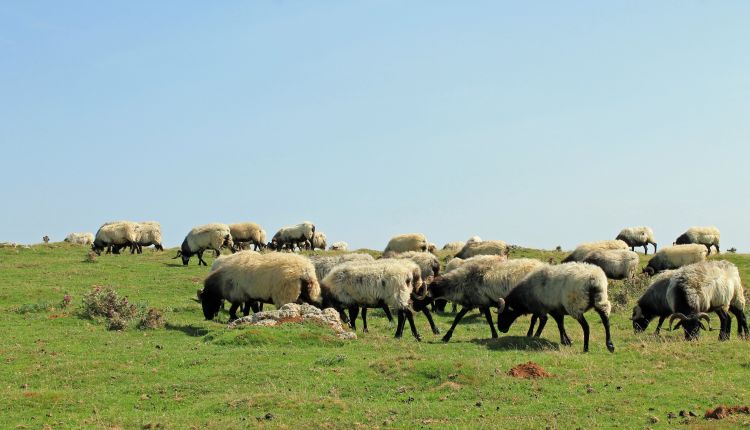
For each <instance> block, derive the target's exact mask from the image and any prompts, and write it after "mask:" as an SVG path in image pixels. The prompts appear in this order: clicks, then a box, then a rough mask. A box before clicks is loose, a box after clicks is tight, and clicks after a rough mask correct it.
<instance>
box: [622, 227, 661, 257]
mask: <svg viewBox="0 0 750 430" xmlns="http://www.w3.org/2000/svg"><path fill="white" fill-rule="evenodd" d="M615 239H617V240H622V241H623V242H625V243H626V244H628V246H629V247H630V250H631V251H635V247H636V246H642V247H643V252H644V253H646V255H648V244H649V243H650V244H652V245H654V252H656V240H655V239H654V231H653V230H651V228H650V227H645V226H644V227H628V228H624V229H622V230H620V234H618V235H617V237H616V238H615Z"/></svg>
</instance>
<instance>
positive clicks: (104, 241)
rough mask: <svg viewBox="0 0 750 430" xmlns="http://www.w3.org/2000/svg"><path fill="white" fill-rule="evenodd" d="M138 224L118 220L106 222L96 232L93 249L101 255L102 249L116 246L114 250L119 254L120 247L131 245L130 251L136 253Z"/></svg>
mask: <svg viewBox="0 0 750 430" xmlns="http://www.w3.org/2000/svg"><path fill="white" fill-rule="evenodd" d="M137 230H138V224H137V223H134V222H132V221H118V222H111V223H105V224H103V225H102V226H101V227H99V230H97V232H96V236H95V238H94V243H93V244H92V245H91V249H92V250H93V251H94V252H95V253H96V254H97V255H101V253H102V251H103V250H104V249H105V248H107V249H108V250H109V249H110V248H112V247H113V246H114V247H115V248H114V249H113V252H114V253H115V254H119V247H121V246H129V247H130V253H131V254H132V253H134V252H135V250H136V249H137V247H138V240H137V239H138V237H137V234H138V231H137Z"/></svg>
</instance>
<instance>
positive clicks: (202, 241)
mask: <svg viewBox="0 0 750 430" xmlns="http://www.w3.org/2000/svg"><path fill="white" fill-rule="evenodd" d="M225 246H226V247H227V248H229V249H234V242H233V241H232V235H231V233H230V230H229V226H228V225H226V224H218V223H214V224H204V225H201V226H198V227H195V228H194V229H192V230H190V232H189V233H188V234H187V236H185V240H183V241H182V245H181V246H180V250H179V251H177V255H176V256H175V257H174V258H173V260H174V259H175V258H178V257H182V264H183V265H184V266H187V265H188V263H189V262H190V257H192V256H193V255H197V256H198V265H199V266H200V265H201V264H202V265H204V266H208V264H206V262H205V261H203V251H205V250H206V249H213V250H214V253H215V255H216V256H217V257H218V256H219V254H221V248H222V247H225Z"/></svg>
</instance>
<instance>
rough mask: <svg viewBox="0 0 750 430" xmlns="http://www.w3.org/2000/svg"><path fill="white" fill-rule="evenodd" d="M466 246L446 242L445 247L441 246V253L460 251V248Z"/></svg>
mask: <svg viewBox="0 0 750 430" xmlns="http://www.w3.org/2000/svg"><path fill="white" fill-rule="evenodd" d="M465 245H466V243H465V242H461V241H458V242H448V243H446V244H445V245H443V251H456V252H458V251H460V250H461V248H463V247H464V246H465Z"/></svg>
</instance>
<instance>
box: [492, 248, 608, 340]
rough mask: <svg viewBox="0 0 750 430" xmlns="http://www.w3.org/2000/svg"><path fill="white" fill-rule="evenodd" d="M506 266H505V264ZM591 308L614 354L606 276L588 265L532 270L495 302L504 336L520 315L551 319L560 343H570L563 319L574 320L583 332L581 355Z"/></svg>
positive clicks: (499, 324)
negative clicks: (585, 314)
mask: <svg viewBox="0 0 750 430" xmlns="http://www.w3.org/2000/svg"><path fill="white" fill-rule="evenodd" d="M505 264H508V263H505ZM592 307H593V308H594V309H595V310H596V312H597V313H598V314H599V317H600V318H601V320H602V324H603V325H604V333H605V336H606V345H607V349H608V350H609V352H614V351H615V346H614V344H613V343H612V338H611V336H610V331H609V312H610V310H611V308H612V306H611V304H610V302H609V299H608V297H607V276H606V275H605V274H604V271H603V270H602V269H601V268H599V267H597V266H594V265H593V264H588V263H565V264H558V265H548V266H544V267H541V268H539V269H538V270H535V271H534V272H532V273H531V274H529V276H527V277H526V278H525V279H524V280H522V281H521V282H520V283H519V284H518V286H516V288H514V289H513V290H512V291H511V292H510V294H508V296H507V297H505V298H504V299H503V298H501V299H500V300H499V301H498V316H497V326H498V328H499V329H500V330H501V331H502V332H503V333H507V332H508V330H509V329H510V326H511V325H512V324H513V321H515V320H516V318H518V317H519V316H520V315H525V314H529V313H530V314H533V315H546V314H550V315H552V318H554V319H555V322H557V327H558V329H559V330H560V343H561V344H563V345H570V344H571V341H570V338H569V337H568V334H567V333H566V331H565V326H564V325H563V317H564V316H565V315H570V316H572V317H573V318H575V319H576V320H577V321H578V323H579V324H581V328H582V329H583V351H584V352H588V350H589V325H588V322H587V321H586V318H585V317H584V315H583V314H584V313H585V312H586V311H587V310H589V309H591V308H592Z"/></svg>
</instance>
